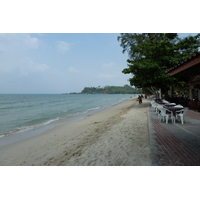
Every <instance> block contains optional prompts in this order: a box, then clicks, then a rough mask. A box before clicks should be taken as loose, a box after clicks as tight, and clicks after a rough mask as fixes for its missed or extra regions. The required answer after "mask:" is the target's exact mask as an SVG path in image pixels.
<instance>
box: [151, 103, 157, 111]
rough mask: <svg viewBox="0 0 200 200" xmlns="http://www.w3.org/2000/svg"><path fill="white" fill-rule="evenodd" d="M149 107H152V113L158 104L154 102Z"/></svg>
mask: <svg viewBox="0 0 200 200" xmlns="http://www.w3.org/2000/svg"><path fill="white" fill-rule="evenodd" d="M151 106H152V109H153V110H154V111H156V108H157V106H158V104H157V103H156V102H154V103H152V104H151Z"/></svg>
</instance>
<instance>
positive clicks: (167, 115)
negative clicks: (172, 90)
mask: <svg viewBox="0 0 200 200" xmlns="http://www.w3.org/2000/svg"><path fill="white" fill-rule="evenodd" d="M159 110H160V116H159V121H161V120H163V121H164V120H166V124H168V120H169V119H171V115H172V112H171V111H169V110H167V109H165V108H160V109H159Z"/></svg>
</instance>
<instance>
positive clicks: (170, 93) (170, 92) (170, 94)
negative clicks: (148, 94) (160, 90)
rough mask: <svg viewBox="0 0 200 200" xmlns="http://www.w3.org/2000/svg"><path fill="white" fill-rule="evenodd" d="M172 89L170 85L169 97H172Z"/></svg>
mask: <svg viewBox="0 0 200 200" xmlns="http://www.w3.org/2000/svg"><path fill="white" fill-rule="evenodd" d="M173 90H174V88H173V85H170V90H169V96H170V97H171V98H172V96H173Z"/></svg>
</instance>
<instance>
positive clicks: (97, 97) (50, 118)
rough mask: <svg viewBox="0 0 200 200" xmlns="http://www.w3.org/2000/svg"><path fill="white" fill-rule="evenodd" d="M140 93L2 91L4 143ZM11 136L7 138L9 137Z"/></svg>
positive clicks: (1, 136) (0, 135) (1, 141)
mask: <svg viewBox="0 0 200 200" xmlns="http://www.w3.org/2000/svg"><path fill="white" fill-rule="evenodd" d="M134 96H137V95H136V94H0V146H2V145H6V144H8V143H12V142H15V141H19V140H22V139H26V138H29V137H32V136H35V135H38V134H41V133H42V132H44V131H46V130H48V129H51V128H54V127H55V126H57V125H60V124H65V123H70V122H75V121H78V120H81V119H84V118H85V117H87V116H89V115H92V114H94V113H95V112H97V111H100V110H103V109H106V108H108V107H110V106H113V105H116V104H118V103H121V102H123V101H125V100H126V99H128V98H130V97H134ZM8 137H9V138H10V140H5V138H8Z"/></svg>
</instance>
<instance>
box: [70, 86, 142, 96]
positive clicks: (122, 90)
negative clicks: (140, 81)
mask: <svg viewBox="0 0 200 200" xmlns="http://www.w3.org/2000/svg"><path fill="white" fill-rule="evenodd" d="M140 93H142V89H138V88H133V87H131V86H129V85H124V86H105V87H100V86H98V87H85V88H84V89H83V90H82V91H81V92H80V93H76V92H71V93H69V94H140Z"/></svg>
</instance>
